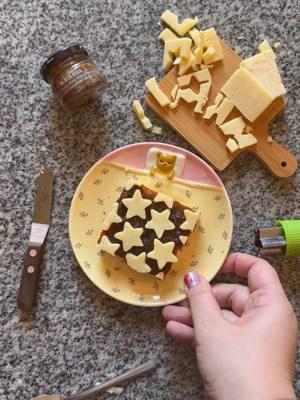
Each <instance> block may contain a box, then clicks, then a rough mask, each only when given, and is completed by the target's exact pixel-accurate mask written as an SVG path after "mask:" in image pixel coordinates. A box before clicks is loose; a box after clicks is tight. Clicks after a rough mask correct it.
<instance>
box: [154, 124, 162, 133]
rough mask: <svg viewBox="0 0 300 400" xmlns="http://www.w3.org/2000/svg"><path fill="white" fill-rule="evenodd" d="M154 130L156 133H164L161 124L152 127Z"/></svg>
mask: <svg viewBox="0 0 300 400" xmlns="http://www.w3.org/2000/svg"><path fill="white" fill-rule="evenodd" d="M152 132H153V133H155V135H161V134H162V129H161V127H160V126H154V127H153V128H152Z"/></svg>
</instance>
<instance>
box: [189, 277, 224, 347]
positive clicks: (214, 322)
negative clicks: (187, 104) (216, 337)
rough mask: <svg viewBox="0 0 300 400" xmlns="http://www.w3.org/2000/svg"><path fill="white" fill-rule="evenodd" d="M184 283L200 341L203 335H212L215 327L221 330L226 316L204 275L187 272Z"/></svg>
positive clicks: (196, 337) (196, 333) (196, 334)
mask: <svg viewBox="0 0 300 400" xmlns="http://www.w3.org/2000/svg"><path fill="white" fill-rule="evenodd" d="M184 284H185V287H186V291H187V296H188V299H189V303H190V309H191V313H192V319H193V324H194V328H195V339H196V342H197V343H199V340H201V339H202V338H203V335H210V334H211V333H212V330H214V329H218V330H219V329H220V323H223V322H224V318H223V315H222V311H221V309H220V307H219V305H218V303H217V300H216V299H215V297H214V295H213V292H212V290H211V286H210V284H209V282H208V281H207V280H206V279H205V278H204V277H203V276H200V275H199V274H196V273H195V272H187V273H186V274H185V275H184Z"/></svg>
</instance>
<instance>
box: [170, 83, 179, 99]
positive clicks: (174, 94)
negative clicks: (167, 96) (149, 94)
mask: <svg viewBox="0 0 300 400" xmlns="http://www.w3.org/2000/svg"><path fill="white" fill-rule="evenodd" d="M179 87H180V86H179V85H175V86H174V87H173V89H172V91H171V97H172V99H173V100H175V99H176V93H177V90H178V88H179Z"/></svg>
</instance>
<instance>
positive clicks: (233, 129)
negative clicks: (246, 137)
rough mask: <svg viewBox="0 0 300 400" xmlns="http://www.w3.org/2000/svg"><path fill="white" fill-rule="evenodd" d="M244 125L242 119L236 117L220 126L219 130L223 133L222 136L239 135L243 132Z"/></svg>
mask: <svg viewBox="0 0 300 400" xmlns="http://www.w3.org/2000/svg"><path fill="white" fill-rule="evenodd" d="M245 127H246V123H245V121H244V120H243V118H242V117H237V118H234V119H231V120H230V121H228V122H226V123H225V124H223V125H220V126H219V128H220V129H221V131H223V133H224V135H233V136H235V135H241V134H242V132H243V131H244V130H245Z"/></svg>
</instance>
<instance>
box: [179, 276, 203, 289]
mask: <svg viewBox="0 0 300 400" xmlns="http://www.w3.org/2000/svg"><path fill="white" fill-rule="evenodd" d="M183 281H184V284H185V286H186V287H187V288H188V289H191V288H193V287H195V286H197V285H198V283H199V282H200V278H199V276H198V275H197V274H195V273H194V272H186V273H185V274H184V278H183Z"/></svg>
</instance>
